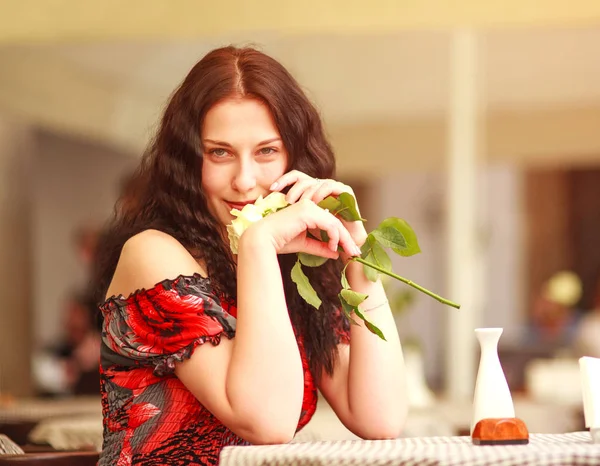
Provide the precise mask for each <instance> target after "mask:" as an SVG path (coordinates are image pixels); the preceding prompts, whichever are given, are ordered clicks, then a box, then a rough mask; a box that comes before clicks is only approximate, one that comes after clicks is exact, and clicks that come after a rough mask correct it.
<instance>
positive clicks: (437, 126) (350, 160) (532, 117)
mask: <svg viewBox="0 0 600 466" xmlns="http://www.w3.org/2000/svg"><path fill="white" fill-rule="evenodd" d="M598 128H600V105H599V106H592V107H589V108H556V109H547V110H545V111H529V112H525V111H518V112H517V111H513V112H509V111H506V112H496V113H493V114H491V115H489V117H488V119H487V122H486V124H485V129H484V133H485V144H484V147H483V151H484V153H483V154H481V156H482V160H484V161H486V160H487V161H489V162H491V163H503V164H507V163H508V164H516V165H517V166H532V165H533V166H555V165H565V164H568V165H581V164H598V163H600V131H598ZM447 131H448V129H447V124H446V121H445V120H444V119H443V118H441V117H440V118H432V119H421V120H416V119H415V120H405V121H393V122H386V123H381V124H371V125H361V126H337V127H332V128H330V130H329V133H330V136H331V138H332V140H333V143H334V145H335V148H336V151H337V153H338V155H339V157H340V163H339V166H340V173H341V174H344V175H345V174H346V172H348V173H349V174H353V173H362V174H372V175H376V174H384V173H389V172H394V171H403V170H412V169H440V168H442V167H443V166H444V165H445V163H446V156H447V153H448V148H447Z"/></svg>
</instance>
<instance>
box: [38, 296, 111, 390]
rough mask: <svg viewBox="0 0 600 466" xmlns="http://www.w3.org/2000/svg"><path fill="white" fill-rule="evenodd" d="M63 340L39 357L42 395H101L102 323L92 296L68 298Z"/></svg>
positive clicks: (64, 317) (39, 383)
mask: <svg viewBox="0 0 600 466" xmlns="http://www.w3.org/2000/svg"><path fill="white" fill-rule="evenodd" d="M63 328H64V336H63V338H62V339H61V341H60V342H58V343H57V344H56V345H53V346H51V347H49V348H47V349H46V350H44V351H42V352H40V353H39V354H37V355H36V357H35V359H34V365H33V367H34V374H35V377H36V380H37V385H38V388H39V390H40V392H41V393H40V394H41V395H97V394H98V393H99V391H100V375H99V370H98V369H99V362H100V343H101V335H100V320H99V319H98V312H97V307H96V305H95V301H94V299H93V296H92V295H90V294H89V293H79V292H75V293H72V294H70V295H69V297H68V299H67V301H66V303H65V307H64V314H63Z"/></svg>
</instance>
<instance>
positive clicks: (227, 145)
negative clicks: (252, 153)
mask: <svg viewBox="0 0 600 466" xmlns="http://www.w3.org/2000/svg"><path fill="white" fill-rule="evenodd" d="M278 141H281V138H273V139H267V140H265V141H261V142H259V143H258V144H257V146H264V145H265V144H271V143H273V142H278ZM204 142H210V143H211V144H214V145H216V146H225V147H231V144H229V143H228V142H225V141H215V140H214V139H204Z"/></svg>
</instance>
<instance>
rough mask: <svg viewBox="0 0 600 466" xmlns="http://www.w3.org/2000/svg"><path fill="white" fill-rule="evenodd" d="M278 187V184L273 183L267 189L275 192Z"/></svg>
mask: <svg viewBox="0 0 600 466" xmlns="http://www.w3.org/2000/svg"><path fill="white" fill-rule="evenodd" d="M278 187H279V183H277V182H275V183H273V184H272V185H271V187H270V188H269V189H270V190H271V191H275V190H276V189H277V188H278Z"/></svg>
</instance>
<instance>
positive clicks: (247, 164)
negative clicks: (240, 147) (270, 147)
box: [232, 157, 257, 193]
mask: <svg viewBox="0 0 600 466" xmlns="http://www.w3.org/2000/svg"><path fill="white" fill-rule="evenodd" d="M256 176H257V173H256V167H255V166H254V163H253V161H252V160H245V157H242V158H240V161H239V163H238V166H237V172H236V174H235V176H234V177H233V182H232V184H233V189H235V190H236V191H238V192H240V193H246V192H248V191H252V190H253V189H254V188H255V187H256Z"/></svg>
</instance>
